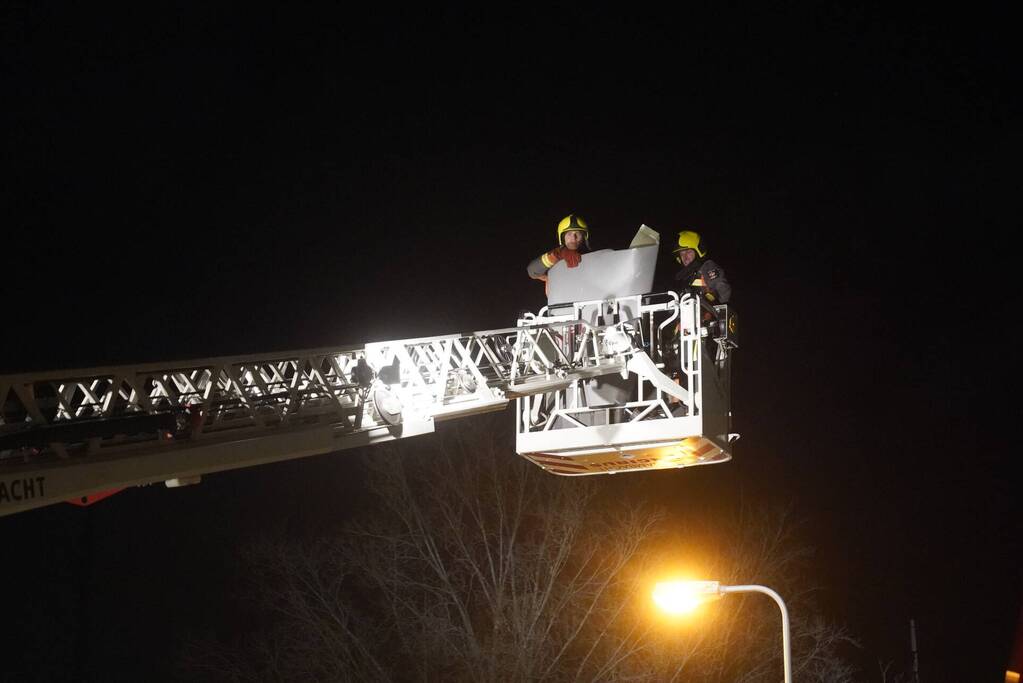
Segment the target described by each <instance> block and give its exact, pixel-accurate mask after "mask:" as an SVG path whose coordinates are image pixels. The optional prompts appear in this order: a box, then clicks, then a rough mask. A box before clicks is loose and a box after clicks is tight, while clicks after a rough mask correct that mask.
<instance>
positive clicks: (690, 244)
mask: <svg viewBox="0 0 1023 683" xmlns="http://www.w3.org/2000/svg"><path fill="white" fill-rule="evenodd" d="M686 249H693V250H694V251H695V252H696V253H697V254H698V255H699V257H700V258H703V257H704V256H706V255H707V252H706V251H705V250H704V248H703V246H702V245H701V244H700V233H698V232H693V231H692V230H683V231H682V232H680V233H679V234H678V248H676V249H675V251H674V252H672V253H674V254H675V258H676V259H677V260H681V256H679V253H680V252H683V251H685V250H686Z"/></svg>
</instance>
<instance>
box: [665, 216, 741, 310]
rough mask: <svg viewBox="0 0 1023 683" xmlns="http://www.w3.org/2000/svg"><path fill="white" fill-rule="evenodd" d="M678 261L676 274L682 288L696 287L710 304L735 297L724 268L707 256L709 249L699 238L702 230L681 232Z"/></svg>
mask: <svg viewBox="0 0 1023 683" xmlns="http://www.w3.org/2000/svg"><path fill="white" fill-rule="evenodd" d="M674 253H675V260H676V261H678V262H679V264H680V265H681V266H682V268H681V269H680V270H679V271H678V273H676V274H675V281H676V282H678V286H679V288H680V289H683V290H686V289H690V290H696V291H698V292H699V293H700V294H701V295H702V298H703V300H704V301H706V302H707V303H710V304H726V303H728V299H730V298H731V296H732V286H731V285H730V284H728V280H727V279H726V278H725V271H724V270H723V269H722V268H721V266H719V265H718V264H716V263H714V262H713V261H711V260H710V259H709V258H707V250H706V248H705V247H704V246H703V243H702V242H701V240H700V233H698V232H693V231H692V230H683V231H682V232H680V233H679V234H678V248H676V249H675V252H674Z"/></svg>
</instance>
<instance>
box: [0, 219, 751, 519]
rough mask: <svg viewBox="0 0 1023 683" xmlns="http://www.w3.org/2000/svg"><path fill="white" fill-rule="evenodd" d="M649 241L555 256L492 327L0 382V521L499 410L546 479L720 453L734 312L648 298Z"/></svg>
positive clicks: (652, 248)
mask: <svg viewBox="0 0 1023 683" xmlns="http://www.w3.org/2000/svg"><path fill="white" fill-rule="evenodd" d="M644 227H645V226H644ZM640 236H644V239H639V238H640ZM651 236H652V237H651ZM656 251H657V242H656V233H654V232H652V231H650V230H649V229H648V228H647V229H646V232H645V233H644V232H643V229H642V228H641V232H640V233H638V234H637V240H634V242H633V245H632V247H630V249H626V250H618V251H615V250H602V251H597V252H593V253H589V254H586V255H585V256H584V257H583V259H582V263H581V264H580V266H579V267H577V268H574V269H571V270H568V269H567V268H566V267H565V265H564V264H563V263H559V264H557V265H555V267H554V268H552V269H551V271H550V273H549V285H550V293H549V298H548V305H547V306H545V307H543V308H542V309H540V311H538V312H537V313H535V314H533V313H526V314H523V315H522V317H521V318H520V319H519V320H518V321H517V324H516V326H515V327H510V328H505V329H498V330H486V331H479V332H469V333H459V334H450V335H441V336H435V337H426V338H420V339H404V340H399V341H382V342H371V343H366V344H362V345H353V346H341V347H330V348H321V349H311V350H304V351H293V352H278V353H267V354H255V355H245V356H232V357H218V358H206V359H199V360H190V361H182V362H167V363H144V364H136V365H121V366H114V367H103V368H89V369H80V370H66V371H49V372H37V373H26V374H13V375H3V376H0V516H2V515H7V514H12V513H15V512H20V511H24V510H29V509H32V508H37V507H42V506H45V505H49V504H53V503H57V502H62V501H67V502H72V503H77V504H89V503H91V502H94V501H96V500H99V499H101V498H103V497H105V496H106V495H109V494H110V493H111V492H116V491H118V490H121V489H124V488H126V487H130V486H143V485H149V484H154V483H161V482H162V483H165V484H166V485H167V486H169V487H177V486H184V485H189V484H195V483H198V482H199V481H200V480H201V478H202V476H203V475H205V474H210V473H213V472H219V471H224V470H231V469H237V468H242V467H251V466H255V465H261V464H265V463H271V462H279V461H284V460H290V459H295V458H302V457H306V456H312V455H318V454H323V453H331V452H335V451H340V450H344V449H349V448H357V447H362V446H371V445H374V444H380V443H385V442H389V441H395V440H397V439H405V438H408V437H413V436H418V435H422V434H428V433H430V432H433V431H434V426H435V424H436V423H437V422H440V421H443V420H450V419H455V418H460V417H465V416H469V415H475V414H479V413H485V412H490V411H497V410H503V409H505V408H506V407H507V406H508V405H509V404H514V413H515V429H516V451H517V452H518V453H519V454H520V455H521V456H522V457H524V458H526V459H527V460H530V461H531V462H533V463H535V464H536V465H538V466H540V467H541V468H543V469H544V470H546V471H548V472H550V473H553V474H558V475H568V476H573V475H590V474H601V473H615V472H636V471H645V470H656V469H665V468H678V467H687V466H693V465H703V464H712V463H719V462H724V461H727V460H728V459H730V457H731V443H732V442H733V441H734V440H735V439H736V438H737V435H736V434H734V433H732V432H731V431H730V430H731V411H730V375H731V362H732V361H731V356H732V354H731V352H732V350H733V349H734V348H736V346H737V344H736V318H735V314H734V312H733V311H731V310H729V308H728V306H727V305H720V306H708V305H707V304H706V302H704V301H703V300H702V297H701V296H699V294H698V293H690V292H683V293H678V292H670V291H669V292H663V293H649V291H650V288H651V284H652V281H653V267H654V265H655V263H656ZM616 274H617V275H616ZM637 274H639V276H637ZM587 294H591V295H592V294H596V295H597V296H590V297H589V298H587V297H586V295H587Z"/></svg>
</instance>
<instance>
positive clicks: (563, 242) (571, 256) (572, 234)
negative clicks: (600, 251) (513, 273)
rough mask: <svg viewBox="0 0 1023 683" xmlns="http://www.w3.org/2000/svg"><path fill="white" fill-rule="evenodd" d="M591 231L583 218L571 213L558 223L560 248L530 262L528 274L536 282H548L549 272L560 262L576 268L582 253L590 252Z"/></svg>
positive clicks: (527, 269)
mask: <svg viewBox="0 0 1023 683" xmlns="http://www.w3.org/2000/svg"><path fill="white" fill-rule="evenodd" d="M589 248H590V229H589V227H588V226H587V225H586V221H585V220H583V217H582V216H579V215H577V214H574V213H571V214H569V215H567V216H565V217H564V218H562V219H561V222H560V223H558V246H557V247H555V248H554V249H551V250H550V251H548V252H547V253H545V254H542V255H541V256H537V257H536V258H535V259H533V260H532V261H530V262H529V265H528V266H526V272H527V273H529V277H531V278H533V279H534V280H542V281H543V282H544V283H546V282H547V271H548V270H550V269H551V268H553V267H554V264H555V263H557V262H558V261H564V262H565V263H566V264H567V265H568V267H569V268H575V267H577V266H578V265H579V263H580V261H581V260H582V251H583V250H586V251H589Z"/></svg>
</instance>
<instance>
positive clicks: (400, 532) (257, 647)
mask: <svg viewBox="0 0 1023 683" xmlns="http://www.w3.org/2000/svg"><path fill="white" fill-rule="evenodd" d="M505 429H506V426H505V425H504V424H503V423H496V422H495V421H493V420H492V419H482V420H477V421H462V422H461V423H460V424H459V426H458V428H457V429H452V430H446V431H445V432H444V433H443V434H442V435H439V436H438V437H437V438H435V439H433V440H431V441H428V442H424V441H419V442H418V443H410V444H403V445H402V446H401V447H399V448H395V449H392V451H391V452H381V450H380V449H377V450H375V451H374V452H373V453H372V454H371V455H370V456H369V457H368V458H367V460H366V466H367V467H369V468H370V469H371V471H372V476H371V479H370V480H371V489H372V491H373V493H374V494H375V496H376V499H377V500H378V502H379V507H378V508H376V509H374V510H373V511H371V512H367V514H365V515H364V516H363V517H362V518H360V519H359V520H357V521H356V522H354V523H352V524H349V525H348V526H347V527H346V528H345V530H344V531H343V532H342V533H338V534H334V535H329V536H325V537H322V538H318V539H315V540H312V541H302V542H299V541H294V540H288V539H285V538H282V537H280V536H278V537H274V538H269V537H268V538H265V539H264V540H262V541H261V542H259V543H257V544H253V545H251V546H249V547H248V548H247V549H246V551H245V559H246V562H245V566H246V567H248V568H249V569H248V571H247V577H248V579H249V582H248V586H249V590H248V593H247V594H248V595H250V596H252V597H253V598H254V599H255V600H256V601H257V603H258V605H259V607H260V608H261V611H262V612H263V613H264V614H266V615H269V616H270V617H271V618H272V623H273V626H272V628H269V629H267V630H265V631H263V632H261V633H259V634H258V635H256V636H252V637H250V638H249V639H248V640H246V641H243V642H238V643H234V644H233V645H231V646H229V647H225V646H223V645H220V644H216V643H211V642H207V643H205V644H203V643H196V644H193V645H192V646H191V647H190V648H189V649H188V652H187V655H186V658H185V665H186V667H187V668H188V669H189V671H190V673H191V674H192V675H196V674H202V673H205V674H206V675H207V676H208V677H210V678H215V679H218V680H239V681H241V680H245V681H259V680H285V679H289V680H296V679H300V680H373V681H377V680H415V681H435V680H465V681H480V682H497V681H501V682H510V681H535V680H552V681H593V680H600V681H620V680H650V681H662V680H663V681H668V680H707V681H767V680H772V681H773V680H776V679H777V678H778V676H779V675H780V670H781V662H780V626H779V617H778V613H777V608H776V607H775V606H774V604H773V603H772V602H771V601H769V600H766V599H762V596H753V597H750V598H744V597H740V596H734V597H729V598H728V603H729V604H728V605H721V606H717V607H714V608H708V609H704V610H703V614H701V615H700V617H699V619H698V620H691V621H690V622H689V623H682V624H681V625H672V624H669V623H666V622H665V620H663V619H660V618H656V617H655V616H654V615H652V614H651V612H652V608H651V607H650V604H649V603H650V600H649V590H650V588H651V576H652V575H653V573H654V572H655V571H656V569H657V568H658V566H659V557H660V554H661V552H662V551H663V549H664V548H671V550H672V553H673V554H675V555H677V554H678V553H682V554H685V553H686V552H687V549H689V548H693V549H694V551H695V549H696V548H699V554H700V556H701V557H709V556H714V557H716V558H718V559H717V566H707V567H706V568H707V569H708V570H711V571H714V577H715V578H720V579H721V580H723V581H730V582H743V583H747V582H752V581H756V582H764V583H768V585H772V586H773V587H775V588H776V589H778V590H779V591H782V592H783V594H784V595H786V598H787V602H788V603H789V606H790V610H791V611H792V615H793V627H794V632H793V638H794V645H795V647H794V650H795V655H796V657H795V661H796V673H797V679H798V680H800V681H822V682H823V681H828V682H829V683H843V682H844V681H851V680H852V678H851V676H852V672H851V670H850V668H849V667H848V666H847V665H846V664H845V663H844V662H843V661H842V659H841V658H840V656H839V649H840V647H841V646H843V645H845V644H847V643H850V642H851V641H850V639H849V638H848V636H847V635H846V634H845V633H844V632H843V631H842V630H841V629H837V628H835V627H832V626H829V625H827V624H825V623H823V622H822V621H821V620H819V619H817V618H813V617H808V616H806V615H807V614H808V612H806V611H804V610H801V609H800V606H801V605H803V604H808V603H807V602H806V600H805V598H806V596H805V595H803V594H801V593H798V592H796V584H795V582H793V581H792V578H793V576H794V575H795V572H796V569H797V566H798V565H799V563H800V562H801V561H802V560H804V559H805V556H804V554H803V553H802V552H801V551H800V550H799V549H798V545H797V544H796V543H795V541H794V539H793V538H792V537H791V534H790V531H791V528H792V525H791V524H790V523H789V520H788V519H787V517H786V516H785V515H773V516H772V515H763V514H761V515H756V516H753V517H748V518H746V519H743V518H741V517H740V518H738V519H736V520H733V524H732V527H733V528H732V529H731V531H730V533H725V534H721V533H720V529H719V528H714V529H712V528H711V526H710V525H709V523H708V525H705V526H704V527H703V528H698V527H697V526H696V525H695V524H693V523H691V522H690V523H688V524H687V525H685V526H681V525H679V524H678V523H677V522H672V520H669V519H668V518H667V517H666V516H665V515H664V514H663V513H662V512H659V511H656V510H654V509H653V508H652V507H651V506H649V505H647V504H644V503H643V502H642V496H641V491H640V489H638V488H637V489H636V492H635V494H634V495H627V496H623V495H618V496H611V495H608V494H609V493H610V491H608V490H607V487H606V486H604V483H605V482H606V479H604V478H593V477H582V478H564V477H555V476H552V475H549V474H546V473H544V472H542V471H541V470H540V469H539V468H537V467H535V466H533V465H531V464H529V463H526V462H525V461H523V460H522V459H520V458H518V457H516V456H515V455H514V453H513V449H512V448H511V445H510V443H509V435H508V434H507V433H506V431H505ZM399 450H400V451H402V453H401V454H399V453H398V451H399ZM640 476H647V475H640ZM652 476H657V475H652ZM626 488H627V487H626ZM615 492H616V493H620V492H621V488H620V487H619V488H616V490H615ZM712 532H713V533H712ZM715 538H717V539H722V538H723V539H728V540H727V541H724V540H720V541H716V542H715V541H713V540H712V539H715ZM715 544H716V547H715ZM710 548H714V549H713V551H712V552H711V553H708V549H710ZM758 597H760V598H761V599H759V600H758Z"/></svg>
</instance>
